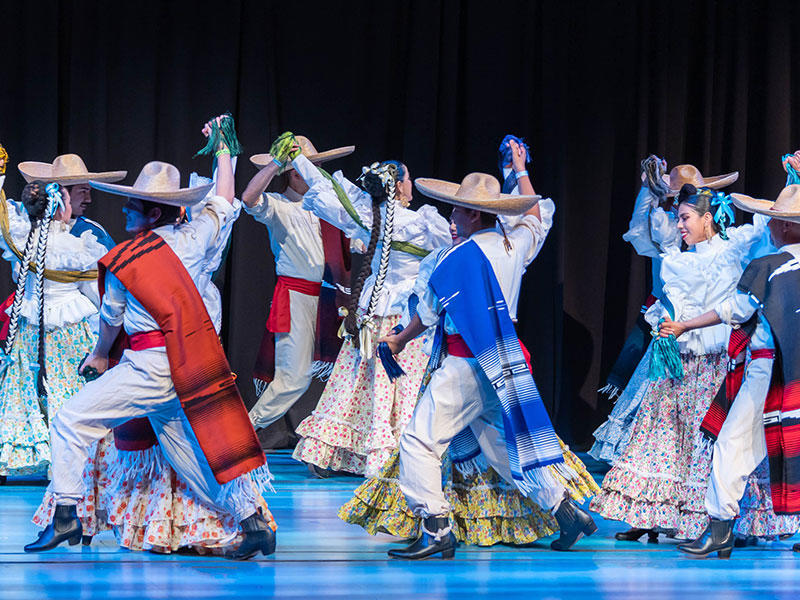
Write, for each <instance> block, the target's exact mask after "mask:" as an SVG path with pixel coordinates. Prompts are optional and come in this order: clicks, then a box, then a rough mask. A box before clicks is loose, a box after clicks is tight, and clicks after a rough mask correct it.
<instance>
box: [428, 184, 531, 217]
mask: <svg viewBox="0 0 800 600" xmlns="http://www.w3.org/2000/svg"><path fill="white" fill-rule="evenodd" d="M414 185H415V186H416V187H417V189H418V190H419V191H420V193H421V194H423V195H425V196H427V197H428V198H433V199H434V200H439V201H441V202H446V203H447V204H453V205H455V206H461V207H463V208H469V209H472V210H479V211H482V212H488V213H492V214H495V215H506V216H512V217H513V216H517V215H522V214H525V213H526V212H528V211H529V210H530V209H532V208H533V207H534V206H536V204H537V203H538V202H539V200H541V199H542V197H541V196H515V195H513V194H500V196H499V197H498V198H491V199H479V198H474V199H473V198H460V197H458V196H456V192H458V189H459V188H460V187H461V185H460V184H458V183H452V182H450V181H442V180H441V179H430V178H426V177H420V178H419V179H415V180H414Z"/></svg>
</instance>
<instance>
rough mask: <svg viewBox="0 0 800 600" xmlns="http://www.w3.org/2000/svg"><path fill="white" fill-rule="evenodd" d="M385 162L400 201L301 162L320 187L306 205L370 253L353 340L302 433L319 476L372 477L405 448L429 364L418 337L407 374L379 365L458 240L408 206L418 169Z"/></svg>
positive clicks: (300, 449)
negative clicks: (324, 472) (412, 303)
mask: <svg viewBox="0 0 800 600" xmlns="http://www.w3.org/2000/svg"><path fill="white" fill-rule="evenodd" d="M285 158H286V157H277V159H278V160H282V159H285ZM384 164H387V165H391V166H392V172H393V174H394V177H396V180H397V186H396V189H397V194H396V197H392V198H389V197H387V196H386V194H385V193H382V192H380V190H373V192H374V194H370V193H368V192H365V191H364V190H362V189H361V188H359V187H357V186H356V185H354V184H353V183H351V182H350V181H348V180H347V179H345V178H344V177H343V176H342V175H341V173H336V175H335V176H334V177H330V176H327V177H326V176H325V175H324V174H322V175H321V174H320V170H319V169H318V168H317V167H315V166H314V165H313V164H312V163H311V162H309V161H308V159H306V158H305V157H304V156H303V155H302V154H301V155H298V156H296V158H295V159H294V160H293V165H294V167H295V169H297V171H298V173H300V174H301V175H302V176H303V178H304V179H305V180H306V182H307V183H308V184H309V186H310V189H309V191H308V192H306V194H305V196H304V197H303V206H304V207H305V208H306V209H308V210H311V211H312V212H314V214H316V215H317V216H318V217H319V218H320V219H323V220H325V221H328V222H329V223H331V224H332V225H335V226H336V227H338V228H340V229H341V230H342V231H344V233H345V234H346V235H347V236H348V237H349V238H351V239H358V240H360V241H361V242H363V243H364V245H365V246H366V247H367V251H366V254H365V255H364V257H363V262H362V267H361V270H360V271H359V274H358V277H357V279H356V281H355V284H354V285H353V289H352V292H351V300H350V306H349V307H348V310H347V315H346V317H345V321H344V327H345V329H346V334H347V336H346V338H345V342H344V344H343V345H342V349H341V351H340V352H339V356H338V357H337V359H336V364H335V365H334V368H333V372H332V373H331V377H330V379H329V380H328V384H327V385H326V386H325V390H324V392H323V394H322V397H321V398H320V400H319V403H318V404H317V408H316V410H315V411H314V412H313V413H312V414H311V415H310V416H309V417H307V418H306V419H305V420H304V421H303V422H302V423H300V425H299V427H298V428H297V433H298V435H299V436H300V437H301V439H300V442H299V443H298V445H297V447H296V448H295V451H294V457H295V458H296V459H298V460H301V461H303V462H305V463H308V464H309V465H313V466H314V467H316V468H317V469H330V470H334V471H347V472H349V473H356V474H366V475H368V476H371V475H375V474H377V473H378V471H379V470H380V468H381V467H382V466H383V464H384V463H385V462H386V460H387V459H388V458H389V456H390V455H391V453H392V451H393V450H394V449H395V448H396V447H397V440H398V439H399V437H400V434H401V433H402V431H403V428H404V427H405V426H406V424H407V423H408V421H409V419H410V418H411V413H412V411H413V409H414V405H415V404H416V399H417V392H418V391H419V386H420V383H421V381H422V376H423V373H424V371H425V365H426V364H427V356H426V355H425V353H424V351H423V347H422V341H421V340H415V341H414V342H412V343H410V344H409V345H408V346H407V347H406V349H405V351H404V352H403V353H401V354H400V355H399V356H398V357H397V362H398V364H399V365H400V367H401V368H402V369H403V370H404V371H405V375H404V376H403V377H400V378H399V379H397V380H395V381H391V380H390V379H389V377H388V375H387V374H386V371H385V370H384V369H383V367H382V366H381V365H380V364H379V362H378V361H376V358H375V348H376V346H377V340H378V338H380V337H381V336H383V335H386V334H387V333H389V332H390V331H391V330H392V329H393V328H394V327H396V326H397V325H399V324H400V321H401V319H402V315H403V312H404V310H405V309H406V306H407V304H408V299H409V296H410V294H411V291H412V288H413V286H414V281H415V280H416V278H417V272H418V271H419V265H420V261H421V260H422V259H423V258H424V257H425V256H427V255H428V254H429V253H430V251H432V250H434V249H436V248H440V247H442V246H445V245H448V244H449V242H450V233H449V225H448V222H447V221H446V220H445V219H444V218H443V217H442V216H441V215H440V214H439V213H438V212H436V209H435V208H434V207H433V206H430V205H424V206H422V207H420V208H419V209H418V210H416V211H415V210H411V209H409V208H408V205H409V203H410V202H411V199H412V189H413V187H412V184H411V178H410V174H409V171H408V168H407V167H406V166H405V165H404V164H402V163H400V162H397V161H387V162H386V163H384ZM312 469H313V467H312Z"/></svg>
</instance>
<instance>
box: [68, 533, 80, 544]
mask: <svg viewBox="0 0 800 600" xmlns="http://www.w3.org/2000/svg"><path fill="white" fill-rule="evenodd" d="M67 543H69V545H70V546H77V545H78V544H80V543H81V534H80V533H79V534H78V535H73V536H72V537H71V538H69V540H67Z"/></svg>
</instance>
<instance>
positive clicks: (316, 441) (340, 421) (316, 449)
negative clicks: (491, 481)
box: [293, 315, 428, 477]
mask: <svg viewBox="0 0 800 600" xmlns="http://www.w3.org/2000/svg"><path fill="white" fill-rule="evenodd" d="M400 319H401V316H400V315H392V316H388V317H383V318H377V320H376V322H377V324H378V327H377V328H376V332H375V333H374V334H373V335H374V339H375V341H376V342H377V339H378V338H379V337H381V336H383V335H387V334H388V333H389V332H390V331H391V330H392V328H394V327H395V326H396V325H397V324H398V323H399V322H400ZM376 346H377V344H376ZM396 358H397V362H398V363H399V365H400V366H401V367H402V369H403V371H405V373H406V374H405V375H404V376H402V377H400V378H399V379H397V380H396V381H395V382H394V383H392V382H391V381H389V377H388V376H387V375H386V371H385V370H384V368H383V365H381V363H380V360H378V359H376V358H375V357H369V358H367V357H364V358H362V357H361V354H360V352H359V350H358V349H357V348H356V347H355V346H354V345H353V342H352V340H351V339H346V340H345V341H344V344H342V349H341V350H340V351H339V356H338V357H337V358H336V364H335V365H334V367H333V372H332V373H331V376H330V379H329V380H328V383H327V385H326V386H325V390H324V391H323V393H322V396H321V397H320V399H319V403H318V404H317V408H316V409H315V410H314V412H313V413H312V414H311V415H310V416H309V417H307V418H306V419H304V420H303V422H302V423H300V425H299V426H298V428H297V434H298V435H299V436H300V437H301V439H300V442H299V443H298V444H297V447H296V448H295V450H294V454H293V456H294V458H296V459H297V460H301V461H303V462H306V463H311V464H314V465H317V466H319V467H322V468H325V469H332V470H335V471H347V472H349V473H356V474H364V475H366V476H368V477H370V476H374V475H377V473H378V472H379V471H380V469H381V467H382V466H383V465H384V463H385V462H386V461H387V460H388V459H389V457H390V456H391V454H392V452H393V451H394V450H395V449H396V448H397V442H398V440H399V439H400V435H401V434H402V433H403V429H404V428H405V426H406V425H407V424H408V422H409V421H410V420H411V414H412V413H413V411H414V406H415V405H416V402H417V394H418V392H419V389H420V384H421V382H422V376H423V374H424V372H425V366H426V364H427V363H428V356H427V354H425V352H424V350H423V342H422V341H421V340H420V339H419V338H418V339H415V340H412V341H411V342H409V343H408V345H407V346H406V347H405V349H404V350H403V352H402V353H401V354H400V355H398V356H397V357H396Z"/></svg>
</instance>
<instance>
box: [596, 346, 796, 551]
mask: <svg viewBox="0 0 800 600" xmlns="http://www.w3.org/2000/svg"><path fill="white" fill-rule="evenodd" d="M681 360H682V362H683V368H684V378H683V379H682V380H681V381H676V380H671V379H661V380H659V381H657V382H653V383H651V385H650V386H649V388H648V389H647V391H646V392H645V394H644V397H643V398H642V402H641V406H640V407H639V410H638V413H637V415H636V420H635V422H634V425H633V431H632V433H631V437H630V443H629V444H628V446H627V448H626V449H625V451H624V453H623V454H622V455H621V456H620V458H619V459H618V460H617V462H616V463H615V464H614V466H613V467H612V468H611V470H610V471H609V472H608V473H607V474H606V476H605V479H603V484H602V487H601V490H600V493H599V494H598V495H597V496H595V498H594V499H593V500H592V503H591V506H590V508H591V509H592V510H593V511H595V512H597V513H599V514H600V515H602V516H603V517H604V518H606V519H610V520H614V521H623V522H625V523H627V524H629V525H630V526H632V527H639V528H643V529H658V530H660V531H664V532H668V533H671V534H674V535H675V537H677V538H678V539H695V538H697V537H699V536H700V535H701V534H702V533H703V531H704V530H705V528H706V526H707V525H708V520H709V518H708V515H707V513H706V509H705V494H706V488H707V487H708V478H709V475H710V473H711V454H712V448H713V445H712V444H711V443H710V442H709V440H707V439H706V438H705V437H704V436H703V434H702V433H701V432H700V424H701V423H702V421H703V418H704V417H705V415H706V412H707V411H708V407H709V406H710V404H711V401H712V400H713V398H714V396H715V395H716V393H717V391H718V390H719V388H720V386H721V385H722V383H723V381H724V379H725V371H726V364H727V363H726V355H725V354H724V353H718V354H707V355H701V356H697V355H692V354H684V355H682V356H681ZM758 479H759V477H758V472H757V473H755V474H754V475H752V476H751V477H750V481H749V482H748V487H747V491H746V492H745V498H744V499H743V501H742V503H741V504H740V521H739V522H738V523H737V526H736V533H737V535H740V536H746V535H756V536H773V537H774V536H776V535H781V534H783V533H794V532H795V531H796V530H797V526H796V524H797V523H796V522H794V519H788V520H787V519H786V518H785V517H778V516H776V515H775V514H774V513H773V512H772V508H771V503H770V502H769V492H768V489H769V488H768V485H769V484H768V482H766V481H762V483H760V484H759V483H758ZM765 483H766V486H767V487H766V493H765V489H764V484H765Z"/></svg>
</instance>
